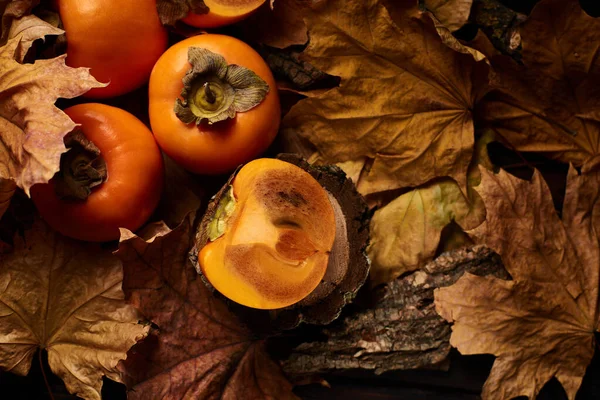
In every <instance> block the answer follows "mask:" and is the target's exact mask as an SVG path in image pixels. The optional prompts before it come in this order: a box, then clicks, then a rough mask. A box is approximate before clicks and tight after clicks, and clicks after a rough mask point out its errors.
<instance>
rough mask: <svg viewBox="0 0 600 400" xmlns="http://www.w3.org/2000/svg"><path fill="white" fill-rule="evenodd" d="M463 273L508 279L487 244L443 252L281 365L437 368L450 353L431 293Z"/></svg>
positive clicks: (296, 368) (319, 369) (298, 368)
mask: <svg viewBox="0 0 600 400" xmlns="http://www.w3.org/2000/svg"><path fill="white" fill-rule="evenodd" d="M465 272H470V273H472V274H475V275H480V276H484V275H489V274H491V275H493V276H496V277H498V278H501V279H510V276H509V275H508V273H507V272H506V270H505V269H504V267H503V265H502V262H501V260H500V257H499V256H498V255H497V254H496V253H494V252H493V251H492V250H490V249H489V248H487V247H485V246H475V247H471V248H463V249H459V250H455V251H451V252H447V253H444V254H442V255H441V256H440V257H438V258H436V259H435V260H433V261H431V262H430V263H428V264H427V265H426V266H425V267H424V268H423V270H420V271H415V272H414V273H411V274H409V275H406V276H404V277H403V278H401V279H397V280H395V281H393V282H391V283H390V284H388V285H387V287H385V288H383V289H382V290H383V294H382V296H381V298H380V299H379V300H378V301H377V303H376V304H375V306H374V307H370V308H369V309H366V310H363V311H360V312H357V313H354V314H352V315H348V316H347V317H345V318H344V319H343V320H341V321H340V322H339V323H337V324H335V325H332V326H330V327H329V328H327V329H324V330H323V333H324V334H325V335H326V336H327V340H326V341H313V342H307V343H302V344H301V345H299V346H298V347H296V348H295V349H294V350H293V351H292V353H291V355H290V356H289V358H288V359H287V360H285V361H284V362H283V368H284V371H285V372H286V374H288V375H289V376H292V377H297V376H301V375H310V374H321V373H328V372H333V371H336V370H337V371H339V370H348V369H354V368H361V369H370V370H374V372H375V373H376V374H381V373H383V372H386V371H390V370H399V369H415V368H440V366H441V367H443V366H445V365H444V362H445V361H446V360H447V357H448V353H449V351H450V343H449V340H450V333H451V329H450V324H448V323H447V322H446V321H444V320H443V319H442V318H441V317H440V316H439V315H438V314H437V313H436V311H435V307H434V305H433V290H434V289H436V288H439V287H445V286H449V285H452V284H453V283H454V282H456V281H457V280H458V279H459V278H460V277H461V276H462V275H463V274H464V273H465Z"/></svg>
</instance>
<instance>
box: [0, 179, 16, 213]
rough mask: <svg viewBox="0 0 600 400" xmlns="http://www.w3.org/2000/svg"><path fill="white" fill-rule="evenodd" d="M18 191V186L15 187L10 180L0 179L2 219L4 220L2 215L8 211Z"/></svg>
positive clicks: (0, 210)
mask: <svg viewBox="0 0 600 400" xmlns="http://www.w3.org/2000/svg"><path fill="white" fill-rule="evenodd" d="M16 189H17V185H15V182H13V181H11V180H10V179H2V178H0V218H2V215H4V213H5V212H6V210H8V206H9V205H10V199H11V198H12V196H13V194H14V193H15V190H16Z"/></svg>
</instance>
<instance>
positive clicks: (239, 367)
mask: <svg viewBox="0 0 600 400" xmlns="http://www.w3.org/2000/svg"><path fill="white" fill-rule="evenodd" d="M190 229H191V228H190V223H189V221H188V220H187V219H186V220H185V221H184V222H183V223H182V224H181V225H180V226H179V227H178V228H176V229H174V230H172V231H170V232H168V233H165V232H167V231H168V229H166V228H164V229H161V228H160V227H156V232H155V233H154V236H152V237H151V238H150V239H149V240H147V241H146V240H144V239H142V238H140V237H138V236H135V235H133V234H132V233H130V232H129V231H126V230H122V236H121V243H120V245H119V250H118V252H117V255H118V256H119V257H120V258H121V259H122V260H123V262H124V271H125V279H124V284H123V288H124V290H125V293H126V295H127V296H128V299H129V301H130V302H131V303H133V304H134V305H135V306H136V307H138V308H139V309H140V310H141V312H142V313H143V314H144V315H145V316H146V317H147V318H148V319H150V320H151V321H152V322H153V323H154V324H155V325H156V326H157V331H156V332H154V333H151V334H150V336H149V337H148V338H147V339H146V340H145V341H143V342H141V343H140V344H139V345H138V346H136V347H134V348H133V349H132V351H131V352H130V354H129V357H128V358H127V360H126V361H125V362H124V363H123V364H122V370H123V379H124V380H125V383H126V385H127V386H128V388H129V398H131V399H182V398H194V399H231V400H233V399H244V400H267V399H269V400H283V399H296V396H294V395H293V394H292V391H291V384H290V383H289V382H288V381H287V380H286V379H285V378H284V376H283V375H282V373H281V370H280V367H279V365H278V364H277V363H275V362H274V361H273V360H271V359H270V358H269V356H268V355H267V354H266V352H265V350H264V343H263V341H261V340H256V339H255V338H254V337H253V335H252V333H251V332H249V331H248V330H247V329H246V328H245V327H244V325H243V324H242V323H241V322H239V321H238V320H237V319H236V318H235V316H233V315H232V314H231V312H230V311H229V310H228V308H227V306H226V305H225V304H224V303H223V302H221V301H220V300H218V299H216V298H215V297H214V296H213V294H212V293H211V292H210V291H209V290H208V289H207V287H206V285H205V284H204V283H203V282H202V280H201V279H200V277H199V276H198V274H197V273H196V271H195V270H194V267H193V266H192V265H191V263H190V261H189V259H188V250H189V249H190V247H191V244H192V242H191V240H192V235H191V232H190Z"/></svg>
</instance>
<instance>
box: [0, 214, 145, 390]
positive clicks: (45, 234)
mask: <svg viewBox="0 0 600 400" xmlns="http://www.w3.org/2000/svg"><path fill="white" fill-rule="evenodd" d="M0 265H2V268H1V269H0V288H1V290H0V367H1V368H2V369H4V370H7V371H11V372H13V373H16V374H19V375H26V374H27V373H28V372H29V369H30V367H31V361H32V357H33V355H34V354H35V352H36V351H37V350H38V349H40V348H41V349H46V351H47V352H48V363H49V364H50V368H51V369H52V371H53V372H54V373H55V374H56V375H58V376H59V377H61V378H62V379H63V381H64V382H65V384H66V386H67V389H68V390H69V392H71V393H73V394H76V395H78V396H80V397H83V398H84V399H96V400H100V390H101V388H102V376H107V377H109V378H111V379H113V380H116V381H119V382H120V381H121V378H120V375H119V372H118V369H117V364H118V362H119V360H123V359H125V358H126V353H127V351H128V350H129V348H130V347H131V346H133V345H134V344H135V343H136V342H137V341H138V340H141V339H142V338H143V337H145V336H146V335H147V333H148V327H147V326H142V325H140V324H138V321H139V320H140V319H141V316H140V315H139V314H138V312H137V311H136V309H135V308H133V306H131V305H128V304H126V303H125V300H124V298H125V295H124V294H123V291H122V290H121V284H122V280H123V271H122V264H121V262H120V261H119V260H118V259H117V258H116V257H115V256H113V255H112V254H110V253H109V252H106V251H105V250H102V249H101V248H100V247H99V246H98V245H93V244H87V243H83V242H77V241H74V240H70V239H66V238H64V237H63V236H60V235H59V234H57V233H55V232H53V231H52V230H51V229H50V228H49V227H47V226H46V225H44V224H43V223H41V222H40V221H37V222H36V223H35V225H34V226H33V228H32V229H31V230H29V231H26V233H25V238H20V237H19V236H16V237H15V243H14V251H13V252H12V253H9V254H4V255H3V254H0Z"/></svg>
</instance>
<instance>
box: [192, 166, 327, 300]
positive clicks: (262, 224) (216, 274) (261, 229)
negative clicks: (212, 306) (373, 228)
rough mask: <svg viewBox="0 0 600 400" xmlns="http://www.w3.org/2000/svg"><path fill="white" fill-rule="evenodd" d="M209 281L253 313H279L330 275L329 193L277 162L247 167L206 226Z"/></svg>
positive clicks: (202, 260) (202, 258)
mask: <svg viewBox="0 0 600 400" xmlns="http://www.w3.org/2000/svg"><path fill="white" fill-rule="evenodd" d="M206 229H207V230H208V232H207V233H208V237H209V239H210V240H209V242H208V243H207V244H206V245H205V246H204V247H203V248H202V250H201V251H200V254H199V257H198V258H199V264H200V267H201V270H202V273H203V274H204V276H205V277H206V278H207V279H208V281H209V282H210V283H211V284H212V285H213V286H214V287H215V288H216V289H217V290H218V291H219V292H221V293H222V294H223V295H225V296H226V297H228V298H230V299H231V300H233V301H235V302H237V303H240V304H243V305H245V306H248V307H253V308H260V309H275V308H282V307H286V306H289V305H291V304H294V303H296V302H298V301H300V300H302V299H303V298H305V297H306V296H307V295H308V294H309V293H310V292H312V291H313V290H314V289H315V288H316V287H317V285H318V284H319V283H320V282H321V279H322V278H323V276H324V275H325V271H326V270H327V265H328V261H329V254H330V252H331V249H332V247H333V243H334V239H335V236H336V222H335V216H334V210H333V207H332V205H331V203H330V200H329V196H328V194H327V191H326V190H325V189H323V187H322V186H321V185H320V184H319V183H318V182H317V181H316V180H315V179H314V178H313V177H312V176H311V175H310V174H309V173H308V172H306V171H304V170H303V169H301V168H299V167H297V166H295V165H293V164H290V163H287V162H284V161H281V160H277V159H258V160H254V161H251V162H249V163H248V164H246V165H245V166H244V167H242V168H241V169H240V170H239V172H238V173H237V175H236V176H235V178H234V179H233V182H232V183H231V186H230V189H229V193H227V194H226V195H225V196H223V197H222V198H221V199H220V201H219V204H218V207H217V210H216V212H215V214H214V216H213V218H212V220H211V221H210V223H209V224H208V225H207V226H206Z"/></svg>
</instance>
